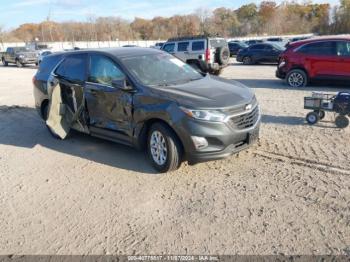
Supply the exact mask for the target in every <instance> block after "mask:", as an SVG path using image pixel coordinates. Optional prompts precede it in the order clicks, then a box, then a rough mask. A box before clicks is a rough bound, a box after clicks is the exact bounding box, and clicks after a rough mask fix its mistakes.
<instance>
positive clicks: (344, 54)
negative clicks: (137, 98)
mask: <svg viewBox="0 0 350 262" xmlns="http://www.w3.org/2000/svg"><path fill="white" fill-rule="evenodd" d="M336 52H337V56H338V62H337V68H336V71H337V73H338V74H339V76H340V77H341V78H344V79H350V41H345V40H344V41H338V42H337V47H336Z"/></svg>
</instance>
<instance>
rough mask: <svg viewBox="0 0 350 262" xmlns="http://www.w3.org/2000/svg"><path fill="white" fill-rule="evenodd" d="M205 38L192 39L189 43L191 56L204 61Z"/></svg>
mask: <svg viewBox="0 0 350 262" xmlns="http://www.w3.org/2000/svg"><path fill="white" fill-rule="evenodd" d="M205 42H206V41H205V40H193V41H192V44H191V58H193V59H198V60H202V61H205V48H206V43H205Z"/></svg>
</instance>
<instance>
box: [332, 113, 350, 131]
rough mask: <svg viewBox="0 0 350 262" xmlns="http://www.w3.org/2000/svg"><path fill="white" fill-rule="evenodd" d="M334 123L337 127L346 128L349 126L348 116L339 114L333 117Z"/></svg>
mask: <svg viewBox="0 0 350 262" xmlns="http://www.w3.org/2000/svg"><path fill="white" fill-rule="evenodd" d="M335 125H336V126H337V127H338V128H346V127H348V126H349V118H347V117H346V116H344V115H339V116H337V117H336V118H335Z"/></svg>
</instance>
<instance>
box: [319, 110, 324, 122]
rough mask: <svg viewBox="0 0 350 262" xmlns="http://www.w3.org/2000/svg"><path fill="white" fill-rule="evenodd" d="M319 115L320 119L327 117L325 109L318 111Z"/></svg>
mask: <svg viewBox="0 0 350 262" xmlns="http://www.w3.org/2000/svg"><path fill="white" fill-rule="evenodd" d="M318 116H319V117H320V120H322V119H324V118H325V117H326V112H325V111H323V110H320V111H318Z"/></svg>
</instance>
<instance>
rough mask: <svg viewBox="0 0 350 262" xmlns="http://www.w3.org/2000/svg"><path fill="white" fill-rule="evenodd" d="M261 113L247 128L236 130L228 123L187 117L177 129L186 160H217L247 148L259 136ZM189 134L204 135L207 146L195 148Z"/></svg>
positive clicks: (191, 161) (193, 162)
mask: <svg viewBox="0 0 350 262" xmlns="http://www.w3.org/2000/svg"><path fill="white" fill-rule="evenodd" d="M260 120H261V115H260V112H259V116H258V118H257V120H256V122H255V124H254V125H253V126H252V127H250V128H247V129H244V130H238V129H235V128H233V127H232V126H231V125H230V124H229V123H212V122H206V121H198V120H193V119H187V120H186V121H184V122H183V123H182V124H181V125H180V126H182V129H181V130H177V133H178V134H181V135H180V138H181V140H182V143H183V145H184V149H185V153H186V160H187V161H188V162H189V164H196V163H200V162H206V161H212V160H218V159H222V158H226V157H229V156H231V155H233V154H235V153H238V152H240V151H242V150H245V149H247V148H248V147H250V146H251V145H253V144H254V143H255V142H256V141H257V140H258V138H259V130H260ZM191 136H197V137H204V138H205V139H206V140H207V141H208V147H206V148H204V149H201V150H198V149H196V148H195V146H194V143H193V141H192V138H191Z"/></svg>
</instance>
